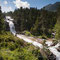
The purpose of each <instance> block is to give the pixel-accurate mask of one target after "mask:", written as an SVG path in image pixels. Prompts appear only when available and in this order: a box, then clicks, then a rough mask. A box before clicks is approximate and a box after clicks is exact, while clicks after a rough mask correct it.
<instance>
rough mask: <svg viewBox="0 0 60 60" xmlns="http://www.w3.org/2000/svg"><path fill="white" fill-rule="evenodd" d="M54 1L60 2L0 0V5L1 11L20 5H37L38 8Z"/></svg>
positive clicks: (46, 0) (10, 9) (7, 10)
mask: <svg viewBox="0 0 60 60" xmlns="http://www.w3.org/2000/svg"><path fill="white" fill-rule="evenodd" d="M55 2H60V0H0V5H1V7H2V11H3V12H9V11H14V10H15V9H16V8H20V7H23V8H26V7H27V8H30V7H37V8H38V9H41V8H42V7H44V6H46V5H48V4H53V3H55Z"/></svg>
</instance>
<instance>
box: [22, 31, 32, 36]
mask: <svg viewBox="0 0 60 60" xmlns="http://www.w3.org/2000/svg"><path fill="white" fill-rule="evenodd" d="M22 33H24V35H27V36H33V35H32V34H31V33H30V32H29V31H27V30H25V31H23V32H22Z"/></svg>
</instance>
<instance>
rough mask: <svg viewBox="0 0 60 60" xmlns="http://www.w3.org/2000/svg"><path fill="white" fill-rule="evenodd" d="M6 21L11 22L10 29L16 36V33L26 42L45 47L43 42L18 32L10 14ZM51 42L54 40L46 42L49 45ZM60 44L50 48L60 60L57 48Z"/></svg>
mask: <svg viewBox="0 0 60 60" xmlns="http://www.w3.org/2000/svg"><path fill="white" fill-rule="evenodd" d="M5 21H6V22H8V23H9V27H10V31H11V33H12V34H13V35H14V36H15V35H16V36H17V37H18V38H20V39H23V40H24V41H25V42H28V43H32V44H33V45H34V46H37V47H40V48H43V45H42V44H41V43H38V42H36V41H33V40H31V39H29V38H28V37H26V36H25V35H21V34H16V31H15V26H14V23H13V19H11V17H10V16H6V20H5ZM51 43H52V42H46V44H48V46H50V45H51ZM58 46H59V44H58V45H56V46H53V47H51V46H50V47H49V48H48V49H49V50H50V51H51V52H52V53H53V54H54V55H55V56H56V60H60V52H58V51H57V49H56V48H57V47H58Z"/></svg>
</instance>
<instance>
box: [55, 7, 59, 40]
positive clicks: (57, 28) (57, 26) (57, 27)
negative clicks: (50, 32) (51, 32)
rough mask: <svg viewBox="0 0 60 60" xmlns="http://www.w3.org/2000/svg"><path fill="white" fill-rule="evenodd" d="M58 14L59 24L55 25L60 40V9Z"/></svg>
mask: <svg viewBox="0 0 60 60" xmlns="http://www.w3.org/2000/svg"><path fill="white" fill-rule="evenodd" d="M57 14H58V18H57V23H56V25H55V31H56V35H55V37H56V39H58V40H60V7H59V9H58V11H57Z"/></svg>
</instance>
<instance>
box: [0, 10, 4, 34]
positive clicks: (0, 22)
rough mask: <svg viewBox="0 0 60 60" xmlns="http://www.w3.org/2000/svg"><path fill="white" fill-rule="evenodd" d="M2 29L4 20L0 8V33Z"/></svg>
mask: <svg viewBox="0 0 60 60" xmlns="http://www.w3.org/2000/svg"><path fill="white" fill-rule="evenodd" d="M3 30H4V20H3V15H2V12H1V9H0V33H1V31H3Z"/></svg>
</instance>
